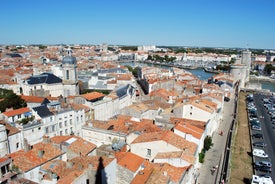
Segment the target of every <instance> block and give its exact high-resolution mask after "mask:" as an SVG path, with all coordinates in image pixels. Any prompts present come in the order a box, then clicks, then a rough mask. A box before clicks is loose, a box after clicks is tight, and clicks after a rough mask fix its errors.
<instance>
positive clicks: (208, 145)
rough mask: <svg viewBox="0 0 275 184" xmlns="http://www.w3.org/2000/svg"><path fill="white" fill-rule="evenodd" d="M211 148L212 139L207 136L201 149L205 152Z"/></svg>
mask: <svg viewBox="0 0 275 184" xmlns="http://www.w3.org/2000/svg"><path fill="white" fill-rule="evenodd" d="M212 146H213V143H212V138H211V137H209V136H207V137H206V138H205V139H204V145H203V149H204V150H205V151H208V150H209V149H210V148H211V147H212Z"/></svg>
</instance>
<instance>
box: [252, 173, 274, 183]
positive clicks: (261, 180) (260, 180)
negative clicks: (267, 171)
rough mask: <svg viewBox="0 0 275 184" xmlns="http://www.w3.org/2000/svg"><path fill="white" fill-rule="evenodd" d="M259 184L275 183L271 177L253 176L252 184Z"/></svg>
mask: <svg viewBox="0 0 275 184" xmlns="http://www.w3.org/2000/svg"><path fill="white" fill-rule="evenodd" d="M259 183H266V184H273V181H272V178H271V177H266V176H257V175H253V176H252V181H251V184H259Z"/></svg>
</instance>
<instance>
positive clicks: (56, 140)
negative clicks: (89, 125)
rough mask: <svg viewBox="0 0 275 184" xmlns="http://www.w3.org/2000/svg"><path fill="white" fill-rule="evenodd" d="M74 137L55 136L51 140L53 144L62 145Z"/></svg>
mask: <svg viewBox="0 0 275 184" xmlns="http://www.w3.org/2000/svg"><path fill="white" fill-rule="evenodd" d="M72 137H73V135H64V136H62V135H60V136H54V137H52V138H51V142H53V143H55V144H61V143H62V142H65V141H67V140H68V139H70V138H72Z"/></svg>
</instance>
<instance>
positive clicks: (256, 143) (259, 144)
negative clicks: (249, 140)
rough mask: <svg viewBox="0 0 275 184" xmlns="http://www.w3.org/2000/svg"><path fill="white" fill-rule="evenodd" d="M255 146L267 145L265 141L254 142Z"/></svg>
mask: <svg viewBox="0 0 275 184" xmlns="http://www.w3.org/2000/svg"><path fill="white" fill-rule="evenodd" d="M253 146H256V147H261V148H263V147H266V143H264V142H254V143H253Z"/></svg>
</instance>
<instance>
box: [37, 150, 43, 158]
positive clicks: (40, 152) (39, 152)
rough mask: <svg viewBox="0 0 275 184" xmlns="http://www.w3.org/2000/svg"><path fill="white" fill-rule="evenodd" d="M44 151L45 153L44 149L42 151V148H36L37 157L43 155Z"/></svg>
mask: <svg viewBox="0 0 275 184" xmlns="http://www.w3.org/2000/svg"><path fill="white" fill-rule="evenodd" d="M44 153H45V151H44V150H42V149H39V150H38V157H39V158H42V157H43V155H44Z"/></svg>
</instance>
